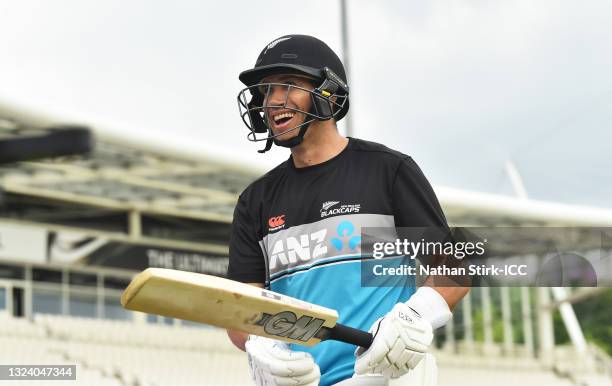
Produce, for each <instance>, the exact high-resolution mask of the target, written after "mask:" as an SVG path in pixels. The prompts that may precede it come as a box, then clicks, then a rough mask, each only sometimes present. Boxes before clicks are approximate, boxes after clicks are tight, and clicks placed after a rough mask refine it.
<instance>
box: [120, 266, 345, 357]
mask: <svg viewBox="0 0 612 386" xmlns="http://www.w3.org/2000/svg"><path fill="white" fill-rule="evenodd" d="M121 304H122V305H123V307H124V308H126V309H128V310H133V311H141V312H146V313H150V314H156V315H162V316H168V317H172V318H177V319H183V320H190V321H194V322H200V323H206V324H210V325H214V326H217V327H222V328H226V329H233V330H238V331H243V332H246V333H249V334H254V335H260V336H266V337H269V338H274V339H279V340H283V341H286V342H291V343H298V344H302V345H307V346H311V345H314V344H317V343H319V342H320V341H321V340H322V339H326V338H329V339H335V338H333V337H331V338H330V333H329V332H330V331H332V330H333V328H334V326H336V321H337V320H338V313H337V312H336V311H335V310H332V309H330V308H326V307H322V306H319V305H316V304H312V303H308V302H304V301H301V300H298V299H295V298H292V297H289V296H285V295H281V294H278V293H276V292H272V291H268V290H265V289H262V288H258V287H255V286H252V285H248V284H244V283H239V282H236V281H233V280H228V279H224V278H220V277H216V276H210V275H204V274H198V273H193V272H185V271H177V270H171V269H163V268H148V269H146V270H144V271H143V272H141V273H139V274H138V275H136V276H135V277H134V279H133V280H132V282H131V283H130V285H129V286H128V287H127V288H126V290H125V291H124V293H123V295H122V296H121Z"/></svg>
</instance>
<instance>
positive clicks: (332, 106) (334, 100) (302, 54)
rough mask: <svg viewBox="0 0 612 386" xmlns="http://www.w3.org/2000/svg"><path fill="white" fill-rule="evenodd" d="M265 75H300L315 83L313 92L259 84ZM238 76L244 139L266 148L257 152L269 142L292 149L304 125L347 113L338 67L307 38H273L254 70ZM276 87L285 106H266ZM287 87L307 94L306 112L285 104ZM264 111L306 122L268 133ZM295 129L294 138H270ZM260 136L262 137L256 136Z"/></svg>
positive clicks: (341, 71)
mask: <svg viewBox="0 0 612 386" xmlns="http://www.w3.org/2000/svg"><path fill="white" fill-rule="evenodd" d="M271 75H298V76H304V77H307V78H309V79H310V80H311V81H312V82H314V83H315V88H314V89H313V90H310V89H304V88H302V87H298V86H296V85H291V84H281V83H262V82H261V80H262V79H264V78H265V77H268V76H271ZM238 78H239V79H240V81H241V82H242V83H244V84H245V85H246V86H247V87H246V88H244V89H242V90H241V91H240V93H239V94H238V109H239V112H240V117H241V118H242V121H243V122H244V124H245V125H246V126H247V128H248V129H249V130H250V133H249V134H248V135H247V138H248V140H249V141H252V142H258V141H267V142H266V147H265V148H264V149H262V150H259V152H260V153H264V152H266V151H268V150H270V148H271V147H272V142H274V143H275V144H277V145H279V146H284V147H294V146H297V145H299V144H300V143H302V141H303V139H304V134H306V130H307V129H308V126H309V125H310V123H312V122H314V121H315V120H319V121H324V120H328V119H332V118H333V119H335V120H336V121H339V120H340V119H342V117H344V116H345V115H346V113H347V112H348V108H349V100H348V94H349V87H348V85H347V83H346V73H345V71H344V66H343V65H342V62H341V61H340V58H338V55H336V53H334V51H332V49H331V48H329V46H328V45H327V44H325V43H324V42H322V41H321V40H319V39H317V38H315V37H312V36H308V35H285V36H281V37H280V38H278V39H275V40H274V41H272V42H271V43H270V44H268V45H267V46H266V47H265V48H264V49H263V51H261V53H260V54H259V57H258V58H257V62H255V67H254V68H252V69H250V70H246V71H243V72H242V73H240V75H239V77H238ZM276 86H283V87H286V90H287V93H286V97H285V102H284V103H283V104H282V105H278V104H277V105H271V104H267V100H268V99H269V98H268V96H269V93H270V90H271V89H272V87H276ZM292 88H294V89H300V90H303V91H307V92H308V93H310V97H311V100H312V107H311V109H310V111H301V110H298V109H296V108H293V107H291V106H288V105H287V99H288V96H289V93H290V92H291V89H292ZM270 108H276V109H281V108H282V109H286V110H293V111H294V112H297V113H302V114H304V115H305V117H306V118H305V119H304V122H303V123H301V124H299V125H297V126H295V127H292V128H289V129H287V130H285V131H283V132H281V133H278V134H274V132H273V131H272V129H271V127H270V126H269V124H268V121H267V118H266V110H267V109H270ZM298 129H299V132H298V135H297V136H295V137H292V138H291V139H288V140H283V141H281V140H279V139H277V138H276V137H278V136H280V135H283V134H285V133H288V132H290V131H294V130H298ZM263 133H265V134H266V135H261V134H263ZM258 134H259V136H258Z"/></svg>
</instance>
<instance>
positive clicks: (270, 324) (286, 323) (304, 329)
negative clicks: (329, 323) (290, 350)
mask: <svg viewBox="0 0 612 386" xmlns="http://www.w3.org/2000/svg"><path fill="white" fill-rule="evenodd" d="M323 323H325V320H323V319H319V318H313V317H312V316H307V315H302V316H300V317H299V318H298V317H297V315H296V314H294V313H293V312H291V311H281V312H279V313H277V314H274V315H271V314H266V313H265V312H264V313H263V314H262V316H261V319H259V321H257V322H256V323H255V325H257V326H262V327H263V329H264V331H265V333H266V334H269V335H275V336H280V337H285V338H289V339H294V340H301V341H302V342H307V341H309V340H310V339H311V338H312V337H313V336H315V334H316V333H317V332H318V331H319V330H320V329H321V326H323Z"/></svg>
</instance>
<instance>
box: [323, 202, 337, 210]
mask: <svg viewBox="0 0 612 386" xmlns="http://www.w3.org/2000/svg"><path fill="white" fill-rule="evenodd" d="M339 203H340V201H325V202H324V203H323V205H322V206H321V210H320V212H323V211H324V210H328V209H329V208H331V207H332V206H334V205H336V204H339Z"/></svg>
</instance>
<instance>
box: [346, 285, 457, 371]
mask: <svg viewBox="0 0 612 386" xmlns="http://www.w3.org/2000/svg"><path fill="white" fill-rule="evenodd" d="M451 316H452V314H451V312H450V310H449V308H448V305H447V304H446V301H445V300H444V298H442V296H441V295H440V294H439V293H438V292H437V291H435V290H434V289H433V288H430V287H421V288H419V290H418V291H417V292H416V293H415V294H414V295H413V296H412V297H411V298H410V299H409V300H408V302H406V303H398V304H396V305H395V306H394V307H393V309H392V310H391V311H390V312H389V313H388V314H387V315H385V316H384V317H383V318H381V319H379V320H377V321H376V322H375V323H374V324H373V325H372V327H371V328H370V333H372V334H373V335H374V340H373V342H372V345H371V346H370V348H369V349H367V350H364V349H363V348H357V350H355V355H356V356H357V360H356V361H355V374H357V375H361V374H382V375H384V376H386V377H387V378H398V377H401V376H402V375H404V374H406V373H408V372H409V371H410V370H411V369H413V368H414V367H416V365H418V364H419V362H420V361H421V360H422V359H423V357H424V356H425V354H426V352H427V350H428V349H429V346H430V345H431V342H432V340H433V330H434V329H435V328H438V327H441V326H443V325H444V324H446V323H447V322H448V320H450V318H451Z"/></svg>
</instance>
